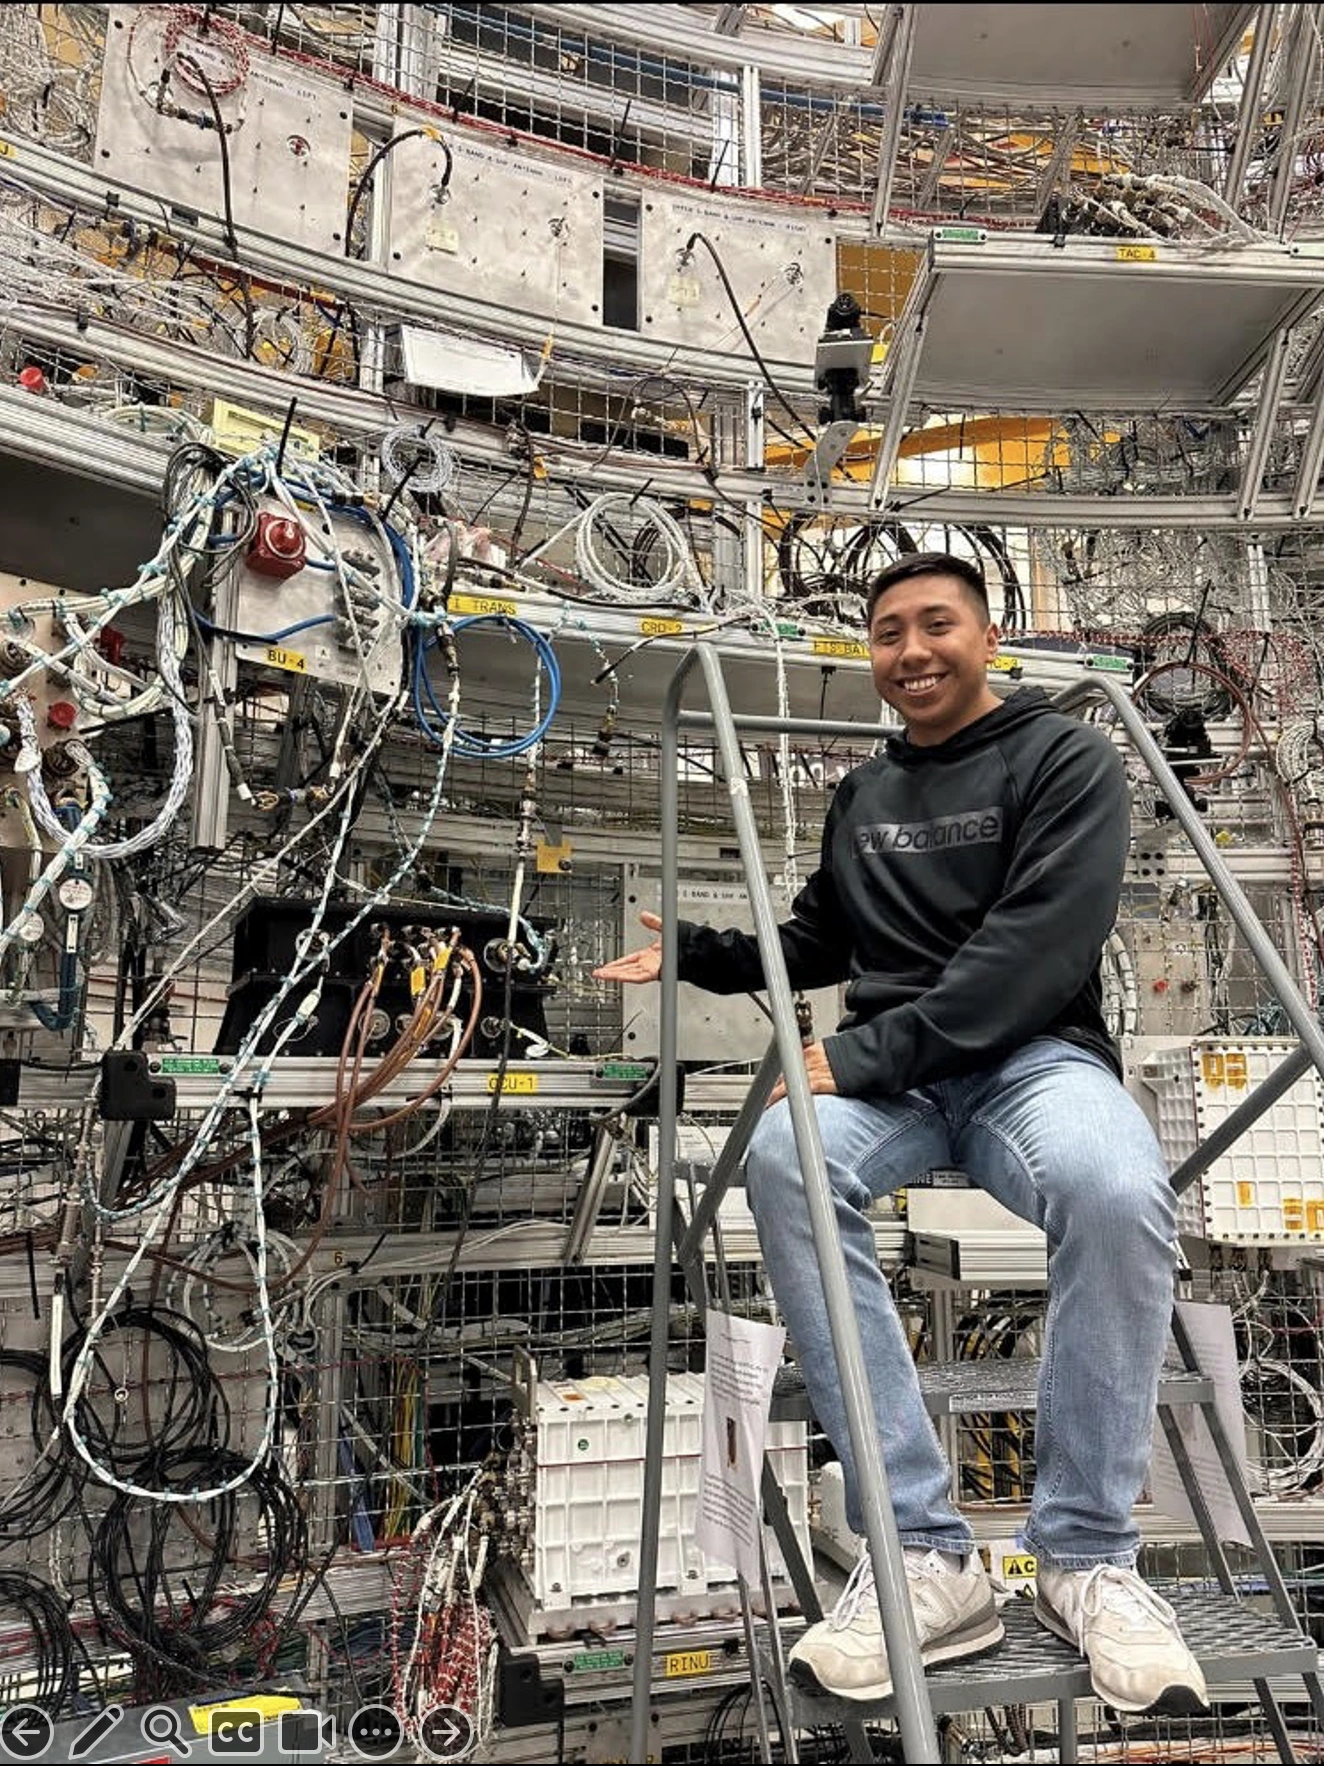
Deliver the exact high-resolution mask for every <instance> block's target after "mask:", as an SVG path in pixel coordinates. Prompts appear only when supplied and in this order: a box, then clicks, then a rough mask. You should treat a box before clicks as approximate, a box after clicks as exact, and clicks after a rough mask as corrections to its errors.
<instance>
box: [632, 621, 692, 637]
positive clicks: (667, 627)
mask: <svg viewBox="0 0 1324 1766" xmlns="http://www.w3.org/2000/svg"><path fill="white" fill-rule="evenodd" d="M639 630H640V631H641V632H642V633H643V634H644V636H645V637H646V638H674V637H676V636H678V635H679V633H681V632H683V631H684V630H685V621H684V620H683V619H641V620H640V621H639Z"/></svg>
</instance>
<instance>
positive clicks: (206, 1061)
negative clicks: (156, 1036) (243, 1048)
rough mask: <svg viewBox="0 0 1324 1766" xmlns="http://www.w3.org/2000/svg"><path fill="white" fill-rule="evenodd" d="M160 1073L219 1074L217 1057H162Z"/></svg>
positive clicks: (219, 1060) (219, 1059)
mask: <svg viewBox="0 0 1324 1766" xmlns="http://www.w3.org/2000/svg"><path fill="white" fill-rule="evenodd" d="M160 1070H161V1072H162V1073H219V1072H220V1070H221V1057H220V1056H219V1055H162V1056H161V1068H160Z"/></svg>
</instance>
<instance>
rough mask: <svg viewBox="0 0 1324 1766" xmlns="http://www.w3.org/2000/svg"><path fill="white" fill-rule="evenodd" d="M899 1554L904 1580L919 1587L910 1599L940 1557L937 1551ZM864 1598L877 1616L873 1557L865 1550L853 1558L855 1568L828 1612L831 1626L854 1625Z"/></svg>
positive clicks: (937, 1563) (837, 1628)
mask: <svg viewBox="0 0 1324 1766" xmlns="http://www.w3.org/2000/svg"><path fill="white" fill-rule="evenodd" d="M902 1556H903V1561H904V1563H905V1566H906V1580H907V1582H910V1583H912V1584H918V1585H919V1587H918V1588H912V1590H911V1599H912V1601H913V1600H914V1599H915V1596H916V1594H917V1593H920V1592H921V1591H922V1589H923V1585H924V1584H925V1583H926V1582H927V1580H928V1578H929V1576H930V1575H931V1574H932V1572H933V1570H934V1568H935V1566H936V1565H940V1564H941V1562H942V1560H941V1558H940V1557H939V1555H938V1553H937V1552H936V1551H911V1550H907V1551H905V1552H903V1554H902ZM866 1601H867V1602H869V1604H870V1605H871V1606H872V1608H873V1609H874V1612H875V1615H876V1613H877V1608H878V1596H877V1595H876V1594H875V1592H874V1577H873V1560H872V1559H871V1558H870V1556H869V1554H868V1552H867V1551H866V1552H865V1553H863V1555H862V1556H861V1557H859V1558H857V1559H856V1562H855V1568H854V1569H853V1570H852V1571H851V1573H850V1576H849V1577H848V1579H847V1582H846V1586H845V1587H844V1588H843V1589H842V1591H841V1594H840V1595H839V1596H838V1599H837V1604H836V1606H834V1607H833V1609H832V1611H831V1613H830V1614H829V1615H828V1616H829V1618H830V1620H831V1622H832V1626H833V1629H834V1630H836V1631H844V1630H845V1628H846V1626H848V1625H853V1624H854V1623H855V1621H856V1619H858V1618H859V1616H860V1609H861V1607H863V1606H864V1604H865V1602H866Z"/></svg>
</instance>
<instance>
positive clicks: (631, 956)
mask: <svg viewBox="0 0 1324 1766" xmlns="http://www.w3.org/2000/svg"><path fill="white" fill-rule="evenodd" d="M639 919H640V921H641V923H642V924H643V925H644V926H646V927H647V929H648V930H649V931H650V932H658V933H660V932H661V930H662V921H661V920H660V919H659V918H658V916H657V915H656V914H650V913H648V912H646V911H645V912H644V913H642V914H640V916H639ZM661 973H662V940H661V938H660V937H659V938H655V939H654V940H653V942H652V943H651V944H646V945H644V946H642V947H641V948H640V949H639V950H631V951H627V952H626V953H625V955H624V956H623V957H613V958H612V960H611V962H609V963H603V965H602V967H601V968H599V969H595V970H594V971H593V977H594V980H596V981H622V982H625V983H627V984H629V983H632V982H639V981H656V980H657V978H658V976H659V975H660V974H661ZM804 1063H805V1072H806V1074H807V1075H808V1077H809V1089H810V1091H811V1092H818V1093H820V1094H823V1095H826V1096H830V1097H835V1096H836V1091H837V1082H836V1080H835V1079H834V1078H833V1077H832V1069H831V1067H829V1066H828V1058H827V1056H826V1055H825V1054H824V1053H823V1045H822V1043H821V1042H811V1043H807V1044H806V1045H805V1050H804ZM785 1096H786V1081H785V1080H784V1079H779V1080H778V1081H777V1083H776V1085H775V1086H773V1088H772V1096H771V1097H770V1098H769V1099H768V1107H769V1108H770V1109H771V1107H772V1105H773V1104H776V1103H780V1101H781V1100H782V1099H783V1098H784V1097H785Z"/></svg>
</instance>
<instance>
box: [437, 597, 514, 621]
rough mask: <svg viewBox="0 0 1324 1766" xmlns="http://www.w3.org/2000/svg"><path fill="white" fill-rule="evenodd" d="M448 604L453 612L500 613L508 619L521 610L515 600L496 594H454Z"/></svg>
mask: <svg viewBox="0 0 1324 1766" xmlns="http://www.w3.org/2000/svg"><path fill="white" fill-rule="evenodd" d="M448 605H449V607H450V610H451V612H452V613H479V614H483V613H489V614H490V613H499V614H501V615H503V616H504V617H505V618H506V619H514V617H515V615H516V614H517V613H518V612H519V608H518V606H517V605H516V604H515V602H514V601H504V600H502V599H500V597H498V596H496V595H452V596H451V598H450V601H449V603H448Z"/></svg>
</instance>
